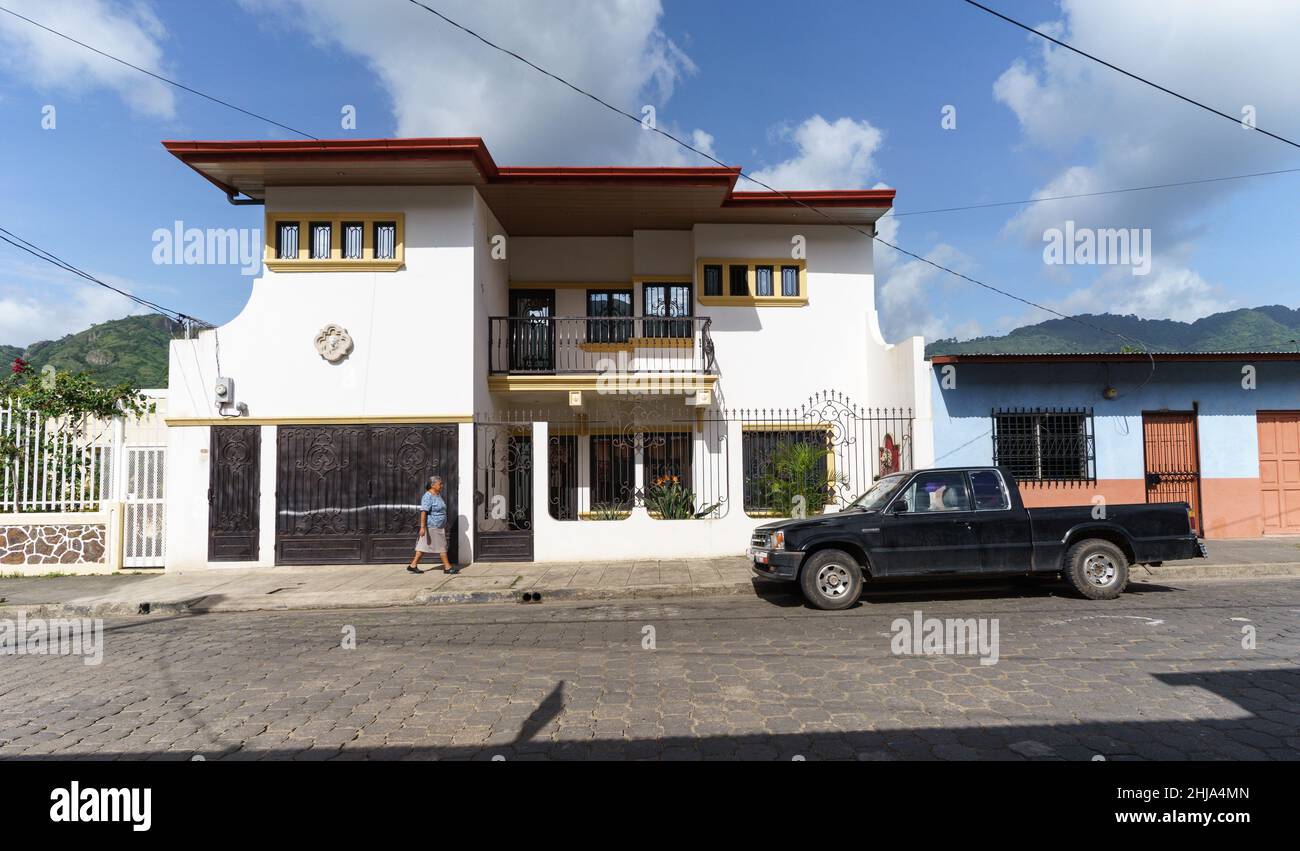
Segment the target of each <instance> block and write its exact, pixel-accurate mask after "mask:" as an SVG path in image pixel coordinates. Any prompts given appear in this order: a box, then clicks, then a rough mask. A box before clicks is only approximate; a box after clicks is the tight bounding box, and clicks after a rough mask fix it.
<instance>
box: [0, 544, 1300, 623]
mask: <svg viewBox="0 0 1300 851" xmlns="http://www.w3.org/2000/svg"><path fill="white" fill-rule="evenodd" d="M1209 551H1210V557H1209V558H1207V559H1198V560H1195V561H1186V562H1172V563H1170V564H1167V565H1164V566H1162V567H1154V568H1147V567H1136V568H1134V569H1133V572H1132V577H1133V579H1134V580H1135V581H1174V580H1186V579H1213V578H1234V577H1262V576H1300V539H1296V538H1273V539H1257V540H1247V541H1211V542H1209ZM752 593H754V579H753V578H752V576H751V573H750V570H749V562H748V561H747V560H746V559H744V558H739V557H736V558H715V559H687V560H671V561H633V562H629V561H621V562H613V561H610V562H601V561H585V562H565V563H552V564H503V563H502V564H493V563H480V564H474V565H470V566H468V567H465V568H462V570H461V572H460V574H459V575H457V576H444V575H443V574H442V571H441V570H438V569H434V570H431V571H428V572H426V573H423V574H421V575H419V576H416V575H413V574H410V573H407V572H406V570H405V568H404V566H402V565H348V566H337V565H333V566H316V567H274V568H255V569H228V570H227V569H209V570H195V571H189V572H171V573H158V574H154V575H139V574H133V575H116V576H67V577H44V578H17V579H2V580H0V612H3V611H4V610H6V609H7V610H10V611H13V610H17V609H22V610H25V611H27V612H29V613H32V614H36V613H43V614H49V615H57V614H66V615H82V616H106V615H135V614H145V613H150V614H157V613H176V612H248V611H263V610H268V611H275V610H280V611H284V610H296V609H341V608H381V607H387V606H414V605H430V604H437V603H478V602H485V603H486V602H515V601H522V599H523V596H524V594H530V595H531V594H540V595H541V598H542V600H543V601H553V600H619V599H638V598H641V599H646V598H670V597H696V596H723V595H736V594H752Z"/></svg>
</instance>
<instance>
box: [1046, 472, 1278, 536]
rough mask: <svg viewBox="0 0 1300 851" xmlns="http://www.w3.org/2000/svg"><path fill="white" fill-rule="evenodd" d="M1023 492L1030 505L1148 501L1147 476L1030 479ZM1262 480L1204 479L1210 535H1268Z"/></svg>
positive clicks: (1203, 513) (1205, 519)
mask: <svg viewBox="0 0 1300 851" xmlns="http://www.w3.org/2000/svg"><path fill="white" fill-rule="evenodd" d="M1020 495H1021V497H1022V498H1023V499H1024V501H1025V505H1026V506H1027V507H1029V508H1055V507H1060V506H1064V505H1092V498H1093V497H1094V496H1098V495H1100V496H1103V497H1105V498H1106V502H1107V504H1109V505H1122V504H1124V503H1144V502H1146V501H1147V491H1146V482H1145V480H1143V479H1098V480H1097V481H1096V482H1078V483H1073V482H1059V483H1057V482H1053V483H1038V482H1027V483H1023V484H1021V485H1020ZM1261 511H1262V507H1261V503H1260V494H1259V479H1202V480H1201V516H1202V524H1203V526H1204V532H1205V537H1207V538H1257V537H1259V536H1260V535H1263V534H1264V521H1263V518H1262V516H1261Z"/></svg>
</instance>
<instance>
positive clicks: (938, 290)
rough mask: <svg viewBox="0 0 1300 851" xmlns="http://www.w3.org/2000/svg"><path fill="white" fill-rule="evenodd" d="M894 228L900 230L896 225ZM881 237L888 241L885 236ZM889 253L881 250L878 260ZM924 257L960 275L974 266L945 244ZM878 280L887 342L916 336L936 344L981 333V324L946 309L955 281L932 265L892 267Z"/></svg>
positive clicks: (907, 263) (917, 263)
mask: <svg viewBox="0 0 1300 851" xmlns="http://www.w3.org/2000/svg"><path fill="white" fill-rule="evenodd" d="M884 221H892V220H891V219H885V220H884ZM894 227H895V228H896V227H897V225H896V223H895V224H894ZM882 231H883V229H882ZM881 236H882V238H885V237H884V234H883V232H882V234H881ZM890 241H891V242H892V241H893V240H892V239H891V240H890ZM886 252H888V253H890V254H893V253H894V252H892V251H891V250H890V249H888V248H882V249H881V250H880V251H878V252H877V256H879V255H880V254H883V253H886ZM900 256H901V255H900ZM925 257H926V259H928V260H931V261H933V262H934V263H938V264H940V265H943V266H948V267H949V268H953V269H956V270H958V271H961V270H963V269H965V268H969V266H970V265H971V261H970V258H968V257H967V256H966V255H965V254H963V253H962V252H961V251H959V250H958V249H956V248H954V247H953V246H951V245H948V244H946V243H940V244H939V245H936V246H934V248H932V249H931V250H930V251H929V252H928V253H927V254H926V255H925ZM879 280H880V284H879V286H878V287H877V288H876V309H877V310H878V311H879V313H880V324H881V331H882V333H883V334H884V335H885V339H886V340H900V339H903V338H905V337H911V336H913V335H916V334H919V335H921V336H923V337H925V338H926V339H927V340H935V339H938V338H941V337H953V336H957V337H973V336H976V335H977V334H979V333H980V326H979V323H978V322H976V321H974V320H971V319H965V320H961V319H955V318H953V316H952V314H951V313H950V312H949V311H947V310H946V309H945V303H946V301H947V299H946V295H945V294H946V293H947V292H950V291H952V289H953V287H954V281H955V280H956V279H954V278H953V277H952V276H951V275H949V274H948V273H947V272H944V271H942V270H940V269H936V268H935V267H934V266H931V265H930V264H929V263H924V262H922V261H920V260H910V259H909V260H906V261H905V262H901V263H895V264H891V265H890V267H889V269H888V271H887V273H886V274H884V275H882V276H880V278H879Z"/></svg>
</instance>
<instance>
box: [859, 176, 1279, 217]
mask: <svg viewBox="0 0 1300 851" xmlns="http://www.w3.org/2000/svg"><path fill="white" fill-rule="evenodd" d="M1296 172H1300V168H1280V169H1276V170H1274V171H1255V172H1251V173H1250V174H1232V175H1227V176H1225V177H1202V178H1198V179H1195V180H1179V181H1174V182H1172V183H1153V184H1150V185H1149V186H1130V187H1128V188H1126V189H1103V190H1099V191H1097V192H1080V193H1078V194H1075V195H1050V196H1048V197H1046V198H1026V199H1024V200H1022V201H994V202H992V203H988V204H967V205H965V206H962V207H939V208H936V209H933V210H911V211H903V212H897V211H895V210H889V211H887V212H886V213H885V214H884V215H883V216H881V217H880V218H882V219H883V218H885V216H890V217H892V218H895V219H897V218H899V217H900V216H928V215H930V214H932V213H956V212H960V211H962V210H987V209H989V208H991V207H1017V206H1022V205H1025V204H1041V203H1043V202H1044V201H1068V200H1070V199H1072V198H1097V197H1099V196H1102V195H1121V194H1124V193H1127V192H1146V191H1147V190H1151V189H1174V188H1177V187H1179V186H1196V185H1199V184H1202V183H1221V182H1223V181H1225V180H1245V179H1247V178H1251V177H1272V176H1274V175H1278V174H1295V173H1296Z"/></svg>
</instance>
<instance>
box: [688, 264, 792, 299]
mask: <svg viewBox="0 0 1300 851" xmlns="http://www.w3.org/2000/svg"><path fill="white" fill-rule="evenodd" d="M695 292H696V299H697V301H698V302H699V303H700V304H704V305H721V306H753V307H801V306H803V305H805V304H807V303H808V267H807V264H806V263H805V262H804V261H803V260H788V259H782V258H752V259H751V258H721V257H702V258H699V259H698V260H697V261H696V263H695Z"/></svg>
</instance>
